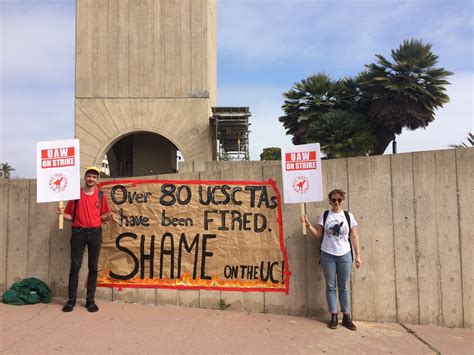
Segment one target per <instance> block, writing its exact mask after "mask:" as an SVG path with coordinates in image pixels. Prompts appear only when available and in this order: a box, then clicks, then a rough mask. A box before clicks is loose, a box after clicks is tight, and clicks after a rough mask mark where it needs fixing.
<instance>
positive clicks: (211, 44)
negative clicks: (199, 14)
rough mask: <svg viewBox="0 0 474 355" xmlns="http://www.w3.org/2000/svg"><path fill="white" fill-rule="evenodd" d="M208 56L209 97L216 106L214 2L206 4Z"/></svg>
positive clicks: (215, 17)
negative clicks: (207, 14) (207, 13)
mask: <svg viewBox="0 0 474 355" xmlns="http://www.w3.org/2000/svg"><path fill="white" fill-rule="evenodd" d="M208 11H209V17H208V31H207V33H208V36H209V37H208V38H209V39H208V42H207V43H208V48H209V49H208V56H209V60H208V63H209V66H208V68H209V69H208V70H209V97H210V99H211V105H212V106H216V105H217V39H216V35H217V13H216V0H209V2H208Z"/></svg>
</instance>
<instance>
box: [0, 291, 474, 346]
mask: <svg viewBox="0 0 474 355" xmlns="http://www.w3.org/2000/svg"><path fill="white" fill-rule="evenodd" d="M62 302H63V300H60V299H54V300H53V302H52V303H51V304H37V305H32V306H20V307H18V306H9V305H5V304H1V305H0V319H1V346H0V352H1V353H4V354H16V353H42V354H46V353H59V352H62V353H127V354H131V353H170V352H172V353H273V354H275V353H278V354H280V353H321V352H325V353H329V354H331V353H346V352H347V353H349V352H354V351H357V352H358V353H377V354H380V353H400V354H415V353H416V354H433V353H436V352H437V351H440V352H442V353H443V354H450V353H456V354H463V353H465V354H468V353H471V352H472V349H473V348H472V339H473V335H474V331H473V330H466V329H445V328H440V327H434V326H413V327H412V328H413V329H414V331H415V332H416V336H415V335H414V334H411V333H410V332H408V331H407V330H406V329H405V328H404V327H402V326H401V325H398V324H393V323H367V322H357V325H358V328H359V329H358V331H357V332H351V331H349V330H347V329H345V328H342V327H339V328H338V329H337V330H330V329H328V328H327V327H326V324H325V322H323V321H320V320H315V319H310V318H299V317H294V316H281V315H272V314H263V313H253V314H248V313H242V312H233V311H218V310H210V309H207V310H206V309H196V308H189V307H176V306H152V305H138V304H126V303H116V302H114V303H112V302H101V303H99V306H100V311H99V312H98V313H95V314H91V313H88V312H87V311H86V309H85V308H84V307H83V305H82V303H80V304H79V305H78V306H77V307H76V309H75V310H74V311H73V312H72V313H63V312H61V306H62ZM410 327H411V326H410ZM430 347H431V348H430Z"/></svg>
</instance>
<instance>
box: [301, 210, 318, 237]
mask: <svg viewBox="0 0 474 355" xmlns="http://www.w3.org/2000/svg"><path fill="white" fill-rule="evenodd" d="M301 221H302V222H303V223H304V224H306V228H308V230H309V231H310V232H311V233H312V234H313V235H314V236H316V238H321V236H322V235H323V226H321V225H319V224H317V225H316V227H315V226H313V225H312V224H311V223H310V222H309V219H308V216H307V215H303V216H302V217H301Z"/></svg>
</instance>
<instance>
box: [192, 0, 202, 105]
mask: <svg viewBox="0 0 474 355" xmlns="http://www.w3.org/2000/svg"><path fill="white" fill-rule="evenodd" d="M201 1H202V0H194V1H191V53H192V55H191V95H192V96H194V97H199V96H200V95H201V91H202V88H203V72H202V69H201V68H202V59H203V56H204V53H203V47H202V38H203V27H204V26H203V22H202V21H203V19H202V18H203V16H202V5H201Z"/></svg>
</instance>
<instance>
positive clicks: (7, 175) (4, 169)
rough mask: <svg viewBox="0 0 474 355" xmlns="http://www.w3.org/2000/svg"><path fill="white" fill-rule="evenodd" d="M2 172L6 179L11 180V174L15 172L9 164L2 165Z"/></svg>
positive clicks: (0, 167) (0, 168)
mask: <svg viewBox="0 0 474 355" xmlns="http://www.w3.org/2000/svg"><path fill="white" fill-rule="evenodd" d="M0 165H1V166H0V170H1V171H2V173H3V177H4V178H5V179H10V172H12V171H15V169H13V168H12V167H11V166H10V165H8V163H1V164H0Z"/></svg>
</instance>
